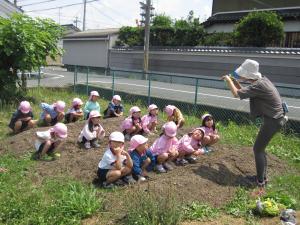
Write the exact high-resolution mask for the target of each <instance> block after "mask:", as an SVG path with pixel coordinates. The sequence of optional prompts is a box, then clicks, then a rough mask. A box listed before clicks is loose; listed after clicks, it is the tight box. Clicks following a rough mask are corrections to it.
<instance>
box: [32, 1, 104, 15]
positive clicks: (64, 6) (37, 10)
mask: <svg viewBox="0 0 300 225" xmlns="http://www.w3.org/2000/svg"><path fill="white" fill-rule="evenodd" d="M96 1H99V0H91V1H87V2H86V3H91V2H96ZM82 4H83V3H82V2H81V3H74V4H69V5H63V6H56V7H53V8H47V9H36V10H30V11H26V12H39V11H46V10H52V9H58V8H66V7H71V6H74V5H82Z"/></svg>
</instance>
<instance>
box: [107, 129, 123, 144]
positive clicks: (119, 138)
mask: <svg viewBox="0 0 300 225" xmlns="http://www.w3.org/2000/svg"><path fill="white" fill-rule="evenodd" d="M109 140H110V141H118V142H123V143H124V141H125V138H124V134H122V133H121V132H119V131H115V132H112V133H111V134H110V135H109Z"/></svg>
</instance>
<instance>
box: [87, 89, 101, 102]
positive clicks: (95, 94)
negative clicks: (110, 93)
mask: <svg viewBox="0 0 300 225" xmlns="http://www.w3.org/2000/svg"><path fill="white" fill-rule="evenodd" d="M93 96H98V97H99V96H100V95H99V93H98V91H91V93H90V97H89V100H91V99H92V97H93Z"/></svg>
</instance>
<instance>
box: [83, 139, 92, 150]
mask: <svg viewBox="0 0 300 225" xmlns="http://www.w3.org/2000/svg"><path fill="white" fill-rule="evenodd" d="M84 147H85V149H91V143H90V142H89V141H87V142H85V143H84Z"/></svg>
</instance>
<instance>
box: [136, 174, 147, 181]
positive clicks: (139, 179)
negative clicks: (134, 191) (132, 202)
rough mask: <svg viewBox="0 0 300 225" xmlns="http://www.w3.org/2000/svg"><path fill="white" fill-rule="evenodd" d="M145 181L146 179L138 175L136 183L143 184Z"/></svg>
mask: <svg viewBox="0 0 300 225" xmlns="http://www.w3.org/2000/svg"><path fill="white" fill-rule="evenodd" d="M146 180H147V179H146V177H144V176H141V175H138V179H137V181H138V182H144V181H146Z"/></svg>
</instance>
